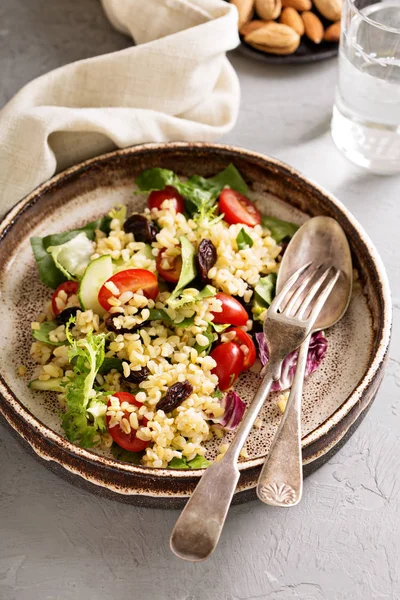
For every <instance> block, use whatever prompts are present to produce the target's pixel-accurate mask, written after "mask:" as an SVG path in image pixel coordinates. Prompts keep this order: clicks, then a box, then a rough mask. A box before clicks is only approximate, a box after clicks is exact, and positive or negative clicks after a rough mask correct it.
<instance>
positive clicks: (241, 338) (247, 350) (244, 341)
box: [224, 327, 257, 371]
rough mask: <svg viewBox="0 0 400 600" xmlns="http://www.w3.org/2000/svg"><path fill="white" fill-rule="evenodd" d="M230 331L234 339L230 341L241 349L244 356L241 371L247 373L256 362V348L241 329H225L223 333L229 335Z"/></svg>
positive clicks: (249, 337)
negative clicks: (233, 334)
mask: <svg viewBox="0 0 400 600" xmlns="http://www.w3.org/2000/svg"><path fill="white" fill-rule="evenodd" d="M230 331H234V332H235V337H234V339H233V340H231V342H233V343H234V344H237V345H238V346H239V348H240V349H241V351H242V352H243V354H244V361H243V371H247V369H250V367H252V366H253V365H254V363H255V361H256V357H257V352H256V347H255V345H254V342H253V340H252V338H251V336H250V335H249V334H248V333H246V332H245V331H243V329H240V328H239V327H230V328H229V329H227V330H226V331H225V332H224V333H229V332H230Z"/></svg>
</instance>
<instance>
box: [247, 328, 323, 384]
mask: <svg viewBox="0 0 400 600" xmlns="http://www.w3.org/2000/svg"><path fill="white" fill-rule="evenodd" d="M255 336H256V340H257V344H258V357H259V359H260V362H261V364H262V366H265V365H266V364H267V362H268V360H269V351H268V346H267V342H266V341H265V336H264V334H263V333H262V332H260V333H256V334H255ZM327 348H328V340H327V339H326V337H325V335H324V334H323V332H322V331H318V332H317V333H314V334H313V335H312V336H311V342H310V347H309V349H308V356H307V364H306V377H308V376H309V375H311V373H313V372H314V371H315V370H316V369H318V367H319V365H320V364H321V362H322V360H323V359H324V357H325V354H326V351H327ZM298 356H299V351H298V350H295V351H294V352H292V353H291V354H289V355H288V356H287V357H286V358H285V360H284V361H283V364H282V373H281V377H280V379H279V381H275V382H274V383H273V384H272V388H271V389H272V391H273V392H281V391H283V390H287V389H288V388H290V387H291V385H292V383H293V379H294V374H295V372H296V365H297V359H298Z"/></svg>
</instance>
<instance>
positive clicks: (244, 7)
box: [229, 0, 255, 29]
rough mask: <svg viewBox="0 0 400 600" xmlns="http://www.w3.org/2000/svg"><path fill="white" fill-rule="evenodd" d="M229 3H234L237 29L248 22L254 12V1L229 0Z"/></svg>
mask: <svg viewBox="0 0 400 600" xmlns="http://www.w3.org/2000/svg"><path fill="white" fill-rule="evenodd" d="M229 1H230V3H231V4H234V5H235V6H236V8H237V10H238V13H239V29H241V28H242V27H243V25H245V24H246V23H248V22H249V21H250V20H251V18H252V17H253V14H254V1H255V0H229Z"/></svg>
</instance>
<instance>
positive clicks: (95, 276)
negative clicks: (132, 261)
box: [78, 254, 113, 317]
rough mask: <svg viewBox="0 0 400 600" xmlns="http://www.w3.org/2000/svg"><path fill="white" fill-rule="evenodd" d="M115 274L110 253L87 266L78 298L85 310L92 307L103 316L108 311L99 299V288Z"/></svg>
mask: <svg viewBox="0 0 400 600" xmlns="http://www.w3.org/2000/svg"><path fill="white" fill-rule="evenodd" d="M112 274H113V264H112V258H111V256H110V255H109V254H105V255H104V256H100V257H99V258H96V259H95V260H92V262H90V263H89V264H88V266H87V267H86V271H85V272H84V274H83V277H82V281H81V283H80V285H79V291H78V298H79V302H80V303H81V306H82V308H83V309H84V310H90V309H92V311H93V312H95V313H97V314H98V315H100V317H102V316H103V315H104V313H105V312H106V311H105V310H104V308H103V307H102V306H101V304H100V303H99V301H98V298H97V297H98V295H99V290H100V288H101V286H102V285H103V283H104V282H105V281H107V279H109V278H110V277H112Z"/></svg>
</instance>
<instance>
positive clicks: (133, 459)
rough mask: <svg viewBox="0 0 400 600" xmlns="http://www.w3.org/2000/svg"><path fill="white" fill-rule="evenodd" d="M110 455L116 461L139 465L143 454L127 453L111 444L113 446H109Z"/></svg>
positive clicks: (116, 445)
mask: <svg viewBox="0 0 400 600" xmlns="http://www.w3.org/2000/svg"><path fill="white" fill-rule="evenodd" d="M111 454H112V455H113V457H114V458H115V459H116V460H121V461H123V462H127V463H132V464H134V465H140V463H141V459H142V456H143V454H144V452H129V451H128V450H124V448H121V446H118V444H116V443H115V442H113V445H112V446H111Z"/></svg>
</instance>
